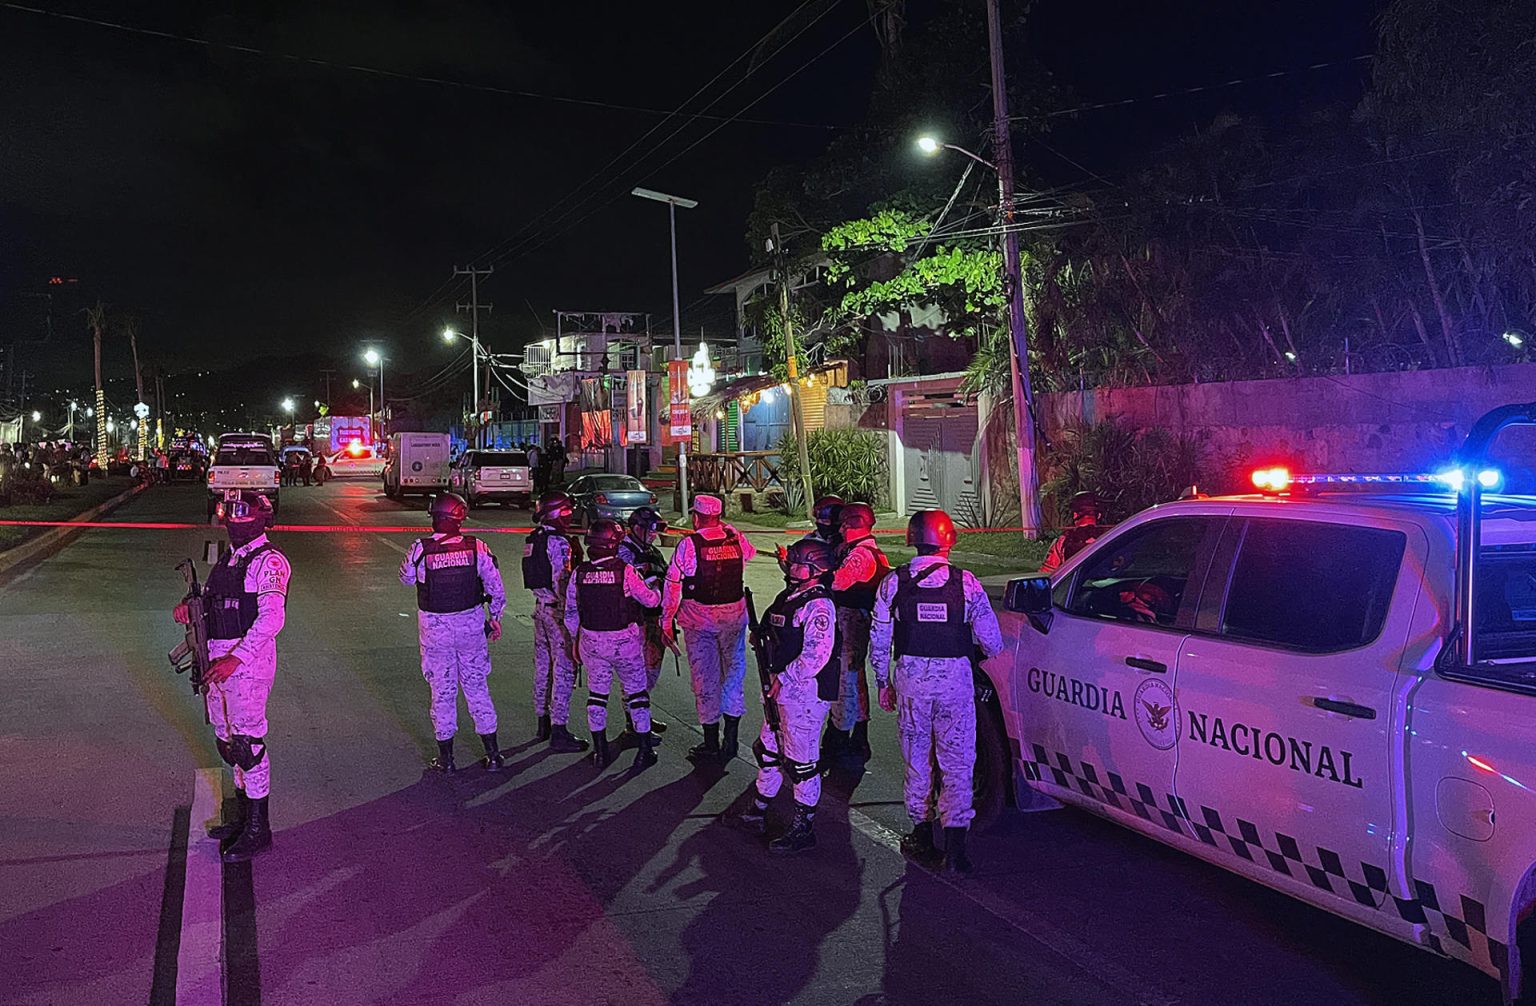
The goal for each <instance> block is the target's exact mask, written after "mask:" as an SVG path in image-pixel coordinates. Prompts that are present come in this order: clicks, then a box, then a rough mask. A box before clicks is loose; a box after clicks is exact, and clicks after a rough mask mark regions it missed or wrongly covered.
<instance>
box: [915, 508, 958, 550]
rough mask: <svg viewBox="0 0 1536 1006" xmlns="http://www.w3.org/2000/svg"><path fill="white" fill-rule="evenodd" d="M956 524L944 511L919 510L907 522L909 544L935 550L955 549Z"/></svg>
mask: <svg viewBox="0 0 1536 1006" xmlns="http://www.w3.org/2000/svg"><path fill="white" fill-rule="evenodd" d="M957 538H958V536H957V535H956V534H955V522H954V521H952V520H950V519H949V514H947V513H945V512H944V511H943V510H919V511H917V513H915V514H913V515H912V519H911V520H909V521H907V544H908V545H929V546H931V547H933V548H942V549H950V548H954V547H955V541H956V540H957Z"/></svg>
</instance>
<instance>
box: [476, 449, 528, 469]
mask: <svg viewBox="0 0 1536 1006" xmlns="http://www.w3.org/2000/svg"><path fill="white" fill-rule="evenodd" d="M475 464H477V465H480V466H481V467H485V468H527V467H528V455H526V454H522V453H519V452H517V451H478V452H476V454H475Z"/></svg>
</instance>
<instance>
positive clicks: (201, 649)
mask: <svg viewBox="0 0 1536 1006" xmlns="http://www.w3.org/2000/svg"><path fill="white" fill-rule="evenodd" d="M176 570H177V572H179V573H180V574H181V576H182V579H184V580H185V581H186V582H187V595H186V596H185V597H183V598H182V599H181V603H182V604H185V605H186V606H187V615H188V618H187V626H186V628H187V634H186V638H184V639H183V640H182V641H181V642H180V643H179V644H177V646H176V649H174V650H172V651H171V652H170V653H168V654H166V657H167V659H169V660H170V662H171V667H172V669H174V670H175V671H176V673H177V674H186V673H187V672H189V671H190V672H191V675H190V681H191V682H192V694H193V695H201V694H202V693H203V692H205V691H207V689H208V685H207V683H206V678H205V676H206V675H207V673H208V664H209V660H208V626H207V622H206V621H205V618H204V616H205V615H206V614H207V612H206V610H205V608H204V607H203V585H202V584H201V583H198V582H197V566H196V565H195V564H194V563H193V562H192V560H191V559H183V560H182V561H181V562H180V563H178V564H177V566H176ZM207 717H208V706H207V704H206V703H204V705H203V718H204V719H207Z"/></svg>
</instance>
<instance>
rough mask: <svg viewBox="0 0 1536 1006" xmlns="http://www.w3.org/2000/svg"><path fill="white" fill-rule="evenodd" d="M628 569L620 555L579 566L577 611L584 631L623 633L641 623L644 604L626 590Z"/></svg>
mask: <svg viewBox="0 0 1536 1006" xmlns="http://www.w3.org/2000/svg"><path fill="white" fill-rule="evenodd" d="M628 569H629V567H628V566H626V565H625V564H624V562H623V560H621V559H620V558H619V557H618V556H616V555H610V556H604V557H603V558H601V559H594V560H593V561H592V562H585V563H582V564H581V565H580V566H577V567H576V572H575V573H574V574H572V575H573V576H575V578H576V611H577V613H578V614H579V615H580V616H581V627H582V628H583V629H590V630H592V631H593V632H619V631H621V630H623V629H627V628H629V627H630V626H631V625H636V624H638V623H639V621H640V610H641V609H640V605H639V604H638V603H637V602H636V601H635V599H634V598H632V597H630V596H629V595H628V594H627V593H625V591H624V574H625V573H626V572H627V571H628Z"/></svg>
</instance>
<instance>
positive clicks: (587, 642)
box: [565, 517, 661, 769]
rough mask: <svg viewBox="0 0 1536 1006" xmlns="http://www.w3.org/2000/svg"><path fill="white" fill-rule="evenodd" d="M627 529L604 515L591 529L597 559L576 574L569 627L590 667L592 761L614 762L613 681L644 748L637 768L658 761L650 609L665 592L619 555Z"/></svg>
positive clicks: (590, 546)
mask: <svg viewBox="0 0 1536 1006" xmlns="http://www.w3.org/2000/svg"><path fill="white" fill-rule="evenodd" d="M623 537H624V529H623V527H621V526H620V525H619V522H618V521H616V520H610V519H608V518H606V517H600V518H598V519H597V520H594V521H593V522H592V526H591V527H590V528H588V529H587V550H588V552H589V554H590V555H591V558H590V559H589V560H588V561H586V562H584V563H582V564H581V565H579V566H577V567H576V569H575V570H574V571H573V572H572V573H571V582H570V586H569V587H567V588H566V594H565V627H566V631H567V632H569V633H570V635H571V637H572V638H573V639H575V640H576V646H577V652H579V653H580V654H581V663H582V666H583V667H584V668H586V671H587V728H588V729H590V730H591V731H592V760H593V761H594V762H595V763H596V765H597V767H598V768H603V767H604V766H606V765H607V764H608V762H609V760H610V759H609V753H608V733H607V729H608V693H609V689H610V688H612V687H613V679H614V678H615V677H617V678H618V679H619V687H621V688H622V689H623V690H624V700H625V704H626V705H627V706H628V709H629V720H630V722H631V723H632V724H633V725H634V731H635V737H636V739H637V741H638V749H637V750H636V752H635V763H634V766H633V767H634V768H637V769H639V768H645V767H646V766H648V765H654V764H656V752H655V751H654V750H653V749H654V747H655V745H654V744H653V743H652V741H651V692H650V688H649V687H648V686H647V685H646V675H645V636H644V634H643V632H642V630H641V622H642V620H643V619H644V617H645V609H646V608H653V607H656V606H658V605H660V604H661V594H659V593H658V592H657V591H656V589H655V588H654V587H652V586H650V585H649V584H647V583H646V582H645V581H644V580H643V579H641V577H640V574H639V573H637V572H636V571H635V568H634V567H633V566H631V565H629V564H628V563H626V562H624V560H623V559H620V558H619V556H618V550H619V542H620V541H621V540H622V539H623Z"/></svg>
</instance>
